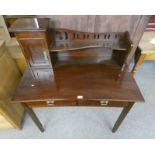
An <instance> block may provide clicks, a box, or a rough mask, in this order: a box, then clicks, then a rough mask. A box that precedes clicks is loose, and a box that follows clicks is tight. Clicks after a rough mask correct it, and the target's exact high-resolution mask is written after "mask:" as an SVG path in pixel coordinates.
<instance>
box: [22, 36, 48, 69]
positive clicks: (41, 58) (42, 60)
mask: <svg viewBox="0 0 155 155" xmlns="http://www.w3.org/2000/svg"><path fill="white" fill-rule="evenodd" d="M19 42H20V44H21V45H22V47H23V50H24V55H25V57H26V59H27V61H28V63H29V65H30V67H50V58H49V54H48V48H47V45H46V42H45V40H44V39H20V40H19Z"/></svg>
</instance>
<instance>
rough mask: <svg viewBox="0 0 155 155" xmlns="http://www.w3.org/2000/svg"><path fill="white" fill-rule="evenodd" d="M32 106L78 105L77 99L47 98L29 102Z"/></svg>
mask: <svg viewBox="0 0 155 155" xmlns="http://www.w3.org/2000/svg"><path fill="white" fill-rule="evenodd" d="M27 105H29V106H30V107H56V106H76V100H47V101H34V102H28V103H27Z"/></svg>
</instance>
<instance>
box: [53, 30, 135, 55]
mask: <svg viewBox="0 0 155 155" xmlns="http://www.w3.org/2000/svg"><path fill="white" fill-rule="evenodd" d="M52 36H53V42H52V44H51V45H50V51H52V52H63V51H72V50H80V49H86V48H98V47H107V48H111V49H113V50H122V51H126V50H128V49H129V47H130V46H132V42H131V40H130V38H129V34H128V32H117V33H115V32H111V33H88V32H79V31H72V30H65V29H56V30H55V31H54V32H53V35H52Z"/></svg>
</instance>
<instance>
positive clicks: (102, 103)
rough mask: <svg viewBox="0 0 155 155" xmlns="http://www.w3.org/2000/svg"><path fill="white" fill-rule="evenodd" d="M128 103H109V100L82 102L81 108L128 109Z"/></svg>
mask: <svg viewBox="0 0 155 155" xmlns="http://www.w3.org/2000/svg"><path fill="white" fill-rule="evenodd" d="M128 104H129V103H128V102H118V101H108V100H81V101H79V104H78V105H79V106H101V107H126V106H128Z"/></svg>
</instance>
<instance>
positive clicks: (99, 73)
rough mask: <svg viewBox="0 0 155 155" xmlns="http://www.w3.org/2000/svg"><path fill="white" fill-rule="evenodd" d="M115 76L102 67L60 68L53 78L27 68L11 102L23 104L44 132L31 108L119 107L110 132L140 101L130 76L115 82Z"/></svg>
mask: <svg viewBox="0 0 155 155" xmlns="http://www.w3.org/2000/svg"><path fill="white" fill-rule="evenodd" d="M94 70H95V73H94ZM116 74H117V73H116V72H115V71H109V69H103V67H102V65H93V66H91V65H86V66H85V65H84V66H83V65H79V66H78V67H77V66H71V67H66V68H62V67H60V68H57V70H56V71H55V76H53V71H52V69H34V70H31V69H28V70H26V72H25V73H24V75H23V78H22V80H21V82H20V84H19V86H18V89H17V91H16V92H15V96H14V98H13V100H14V101H19V102H21V103H22V104H23V106H24V107H25V109H26V111H27V112H28V114H29V115H30V116H31V118H32V119H33V121H34V122H35V123H36V125H37V126H38V127H39V129H40V130H41V131H43V130H44V129H43V127H42V125H41V123H40V122H39V120H38V119H37V117H36V115H35V114H34V112H33V111H32V109H31V107H54V106H98V107H123V108H124V109H123V111H122V113H121V114H120V116H119V118H118V120H117V122H116V123H115V125H114V127H113V130H112V131H113V132H115V131H116V130H117V128H118V127H119V125H120V124H121V122H122V121H123V119H124V118H125V116H126V115H127V113H128V112H129V110H130V109H131V107H132V106H133V104H134V103H135V102H137V101H143V97H142V95H141V93H140V91H139V89H138V87H137V84H136V82H135V80H134V79H133V77H132V75H131V73H128V72H126V73H125V75H124V76H123V79H122V80H121V81H117V80H116V76H115V75H116Z"/></svg>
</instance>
